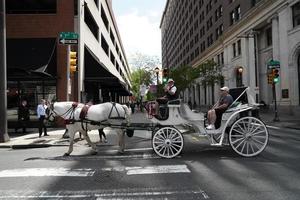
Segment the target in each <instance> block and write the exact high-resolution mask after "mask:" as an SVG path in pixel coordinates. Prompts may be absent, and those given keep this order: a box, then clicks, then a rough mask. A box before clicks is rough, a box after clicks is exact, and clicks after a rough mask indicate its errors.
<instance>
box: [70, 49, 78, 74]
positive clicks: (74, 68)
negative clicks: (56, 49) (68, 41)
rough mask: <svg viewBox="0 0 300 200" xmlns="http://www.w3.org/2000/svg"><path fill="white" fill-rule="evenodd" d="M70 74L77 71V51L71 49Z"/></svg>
mask: <svg viewBox="0 0 300 200" xmlns="http://www.w3.org/2000/svg"><path fill="white" fill-rule="evenodd" d="M69 63H70V74H72V73H74V72H76V71H77V52H76V51H70V54H69Z"/></svg>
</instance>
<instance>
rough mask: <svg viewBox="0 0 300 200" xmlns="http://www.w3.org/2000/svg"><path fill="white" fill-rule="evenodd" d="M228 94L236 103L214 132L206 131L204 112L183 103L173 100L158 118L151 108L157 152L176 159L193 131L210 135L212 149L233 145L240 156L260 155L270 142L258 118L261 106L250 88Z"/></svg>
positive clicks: (217, 124) (153, 145)
mask: <svg viewBox="0 0 300 200" xmlns="http://www.w3.org/2000/svg"><path fill="white" fill-rule="evenodd" d="M229 93H230V94H231V95H232V97H233V99H234V102H233V103H232V104H231V106H230V107H229V108H228V109H227V110H226V112H225V113H224V114H223V115H222V117H221V118H219V119H217V121H216V124H215V126H216V129H215V130H207V129H205V127H206V114H205V113H201V112H200V113H195V112H193V111H192V110H191V109H190V108H189V107H188V105H187V104H184V103H182V102H181V100H173V101H170V102H168V104H167V105H165V106H163V107H162V108H160V110H164V111H162V115H163V116H162V117H161V118H159V119H157V118H156V117H155V116H154V115H153V112H152V111H151V108H152V106H151V105H150V106H149V108H150V109H148V113H149V116H150V118H151V121H152V123H154V124H156V126H155V128H154V129H153V137H152V147H153V150H154V151H155V153H156V154H157V155H159V156H160V157H164V158H173V157H175V156H177V155H178V154H180V152H181V151H182V149H183V146H184V140H183V136H182V135H183V134H185V133H190V132H191V129H192V131H193V132H196V133H197V134H198V135H201V136H203V135H204V136H207V138H208V140H209V142H210V144H211V145H212V146H219V147H221V146H224V145H230V146H231V147H232V149H233V150H234V151H235V152H236V153H238V154H239V155H241V156H245V157H252V156H256V155H258V154H259V153H261V152H262V151H263V150H264V149H265V147H266V145H267V142H268V130H267V128H266V125H265V124H264V123H263V122H262V121H261V120H260V119H259V118H258V107H257V104H255V103H254V100H253V98H252V96H251V95H250V94H249V88H234V89H231V90H230V91H229ZM187 127H188V128H187ZM180 130H181V131H180ZM182 130H186V131H183V132H182Z"/></svg>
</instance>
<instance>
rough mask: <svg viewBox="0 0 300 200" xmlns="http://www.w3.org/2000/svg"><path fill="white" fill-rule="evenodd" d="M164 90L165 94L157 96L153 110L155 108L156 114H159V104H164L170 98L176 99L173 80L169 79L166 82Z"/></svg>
mask: <svg viewBox="0 0 300 200" xmlns="http://www.w3.org/2000/svg"><path fill="white" fill-rule="evenodd" d="M164 90H165V96H163V97H160V98H157V99H156V103H155V110H156V115H159V104H166V103H167V102H168V101H170V100H175V99H177V98H178V97H177V88H176V86H175V85H174V80H173V79H171V78H170V79H169V80H168V84H167V85H166V87H165V88H164Z"/></svg>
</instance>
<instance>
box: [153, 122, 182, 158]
mask: <svg viewBox="0 0 300 200" xmlns="http://www.w3.org/2000/svg"><path fill="white" fill-rule="evenodd" d="M152 147H153V150H154V151H155V153H156V154H157V155H158V156H160V157H162V158H174V157H176V156H178V155H179V154H180V152H181V151H182V149H183V137H182V134H181V133H180V131H179V130H177V129H176V128H173V127H163V128H160V129H158V130H157V131H156V132H155V134H154V135H153V138H152Z"/></svg>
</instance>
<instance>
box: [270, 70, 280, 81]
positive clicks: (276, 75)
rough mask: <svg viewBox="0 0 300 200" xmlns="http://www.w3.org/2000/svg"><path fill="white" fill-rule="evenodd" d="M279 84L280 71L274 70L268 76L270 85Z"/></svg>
mask: <svg viewBox="0 0 300 200" xmlns="http://www.w3.org/2000/svg"><path fill="white" fill-rule="evenodd" d="M278 82H279V70H278V69H272V71H271V72H270V73H269V74H268V84H276V83H278Z"/></svg>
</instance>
